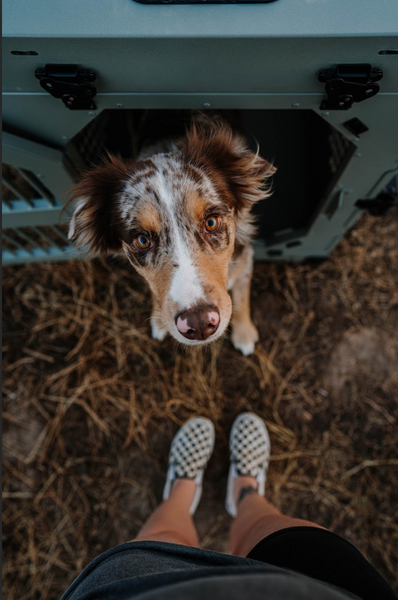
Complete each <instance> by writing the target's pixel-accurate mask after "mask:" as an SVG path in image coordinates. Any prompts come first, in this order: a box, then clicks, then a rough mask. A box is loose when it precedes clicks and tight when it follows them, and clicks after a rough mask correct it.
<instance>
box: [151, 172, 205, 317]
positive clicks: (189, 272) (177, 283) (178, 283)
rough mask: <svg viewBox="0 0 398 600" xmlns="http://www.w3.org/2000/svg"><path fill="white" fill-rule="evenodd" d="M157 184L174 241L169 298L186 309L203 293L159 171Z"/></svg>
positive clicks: (203, 295)
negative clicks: (174, 264)
mask: <svg viewBox="0 0 398 600" xmlns="http://www.w3.org/2000/svg"><path fill="white" fill-rule="evenodd" d="M159 185H160V198H161V200H162V201H163V203H164V205H165V207H166V208H167V213H168V216H169V219H170V224H171V232H170V233H171V236H172V239H173V243H174V254H173V262H174V263H176V264H177V265H178V266H177V268H176V271H175V272H174V275H173V278H172V281H171V286H170V298H171V300H172V301H173V302H175V303H176V304H178V307H179V310H181V311H182V310H187V309H189V308H191V307H192V306H195V304H197V302H198V301H199V300H205V294H204V291H203V288H202V285H201V282H200V278H199V274H198V272H197V269H196V267H195V265H194V263H193V260H192V255H191V251H190V249H189V247H188V245H187V244H186V242H185V241H184V239H183V238H182V236H181V233H180V230H179V227H178V221H177V216H176V214H175V206H174V204H173V199H172V197H171V194H170V191H169V190H168V188H167V184H166V181H165V178H164V176H163V175H162V174H161V173H159Z"/></svg>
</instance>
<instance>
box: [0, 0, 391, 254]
mask: <svg viewBox="0 0 398 600" xmlns="http://www.w3.org/2000/svg"><path fill="white" fill-rule="evenodd" d="M397 30H398V4H397V2H396V0H378V3H377V9H376V7H375V4H374V2H373V1H372V0H350V2H347V1H346V0H323V1H320V0H319V1H318V0H306V1H304V0H278V1H277V2H272V3H267V4H257V3H256V4H233V5H226V4H220V5H217V4H211V5H203V4H202V5H198V4H196V5H183V6H182V5H178V6H177V5H152V6H151V5H143V4H138V3H136V2H134V1H133V0H112V1H110V0H96V1H95V2H94V0H85V1H84V2H82V1H81V0H70V1H69V2H66V3H65V2H60V1H58V0H57V1H55V2H52V3H51V8H50V9H49V4H48V2H44V1H43V0H38V1H37V2H35V3H32V2H29V1H28V0H20V2H18V3H15V2H11V0H6V2H5V4H4V7H3V123H4V133H3V165H5V166H3V192H5V194H4V196H3V264H16V263H21V262H32V261H39V260H59V259H65V258H75V257H77V256H84V255H83V254H79V253H78V252H77V251H76V250H75V249H73V248H71V247H70V246H69V244H68V240H67V236H66V232H67V225H68V219H69V216H68V214H67V213H64V214H63V216H62V217H61V209H62V206H63V205H64V204H65V202H66V200H67V198H68V190H69V189H70V187H71V186H72V185H73V183H74V181H75V179H76V176H77V175H78V172H79V169H81V167H82V165H84V164H85V165H87V163H88V162H89V161H90V160H91V159H90V158H89V157H90V156H94V155H98V154H99V152H100V151H101V149H103V147H104V140H106V138H107V136H108V134H109V133H110V128H112V127H113V126H112V123H113V122H114V119H113V117H112V118H109V117H110V116H113V115H114V114H116V112H117V111H119V112H121V111H122V112H125V113H126V114H127V113H128V112H129V111H130V112H131V111H139V110H143V109H146V110H150V109H168V110H170V111H173V110H182V109H186V110H188V109H201V110H209V109H210V110H211V109H231V110H232V109H235V110H239V111H241V113H242V115H243V120H244V121H245V122H246V124H247V125H248V127H249V133H250V134H251V135H252V136H254V137H255V138H256V139H257V140H258V141H259V143H260V150H261V153H262V154H264V155H265V157H266V158H272V159H274V160H275V164H276V165H277V166H279V172H278V177H279V178H280V179H279V180H280V181H281V182H282V180H284V181H290V188H289V187H286V188H285V191H284V194H285V197H284V198H283V197H281V193H280V189H279V187H278V184H277V183H276V185H275V197H276V198H277V201H275V200H274V205H273V206H274V207H276V209H277V208H278V206H280V205H283V203H284V202H285V203H286V202H290V203H292V202H293V203H294V202H295V200H294V199H293V200H292V199H291V198H290V200H289V197H290V196H291V194H294V190H295V181H298V183H297V185H296V187H298V186H299V185H300V182H299V180H298V179H297V178H296V176H295V175H296V174H297V173H298V171H297V170H296V172H295V171H294V169H293V170H292V171H290V170H289V164H291V165H293V164H295V162H296V161H295V157H296V158H297V157H298V156H301V160H304V159H303V158H302V156H303V152H304V154H305V160H304V162H305V164H306V165H307V166H308V177H313V178H315V179H316V178H317V177H318V178H319V173H317V172H316V169H315V168H312V162H314V164H315V165H316V159H317V156H318V154H319V153H321V152H323V153H324V154H325V153H326V155H327V157H329V158H327V162H329V164H330V165H332V163H333V162H335V160H336V156H337V157H339V160H338V163H339V164H338V168H337V167H336V168H335V169H334V175H333V176H331V177H330V179H329V181H327V182H325V185H324V186H323V188H322V193H319V197H314V198H312V199H311V210H310V211H309V212H308V218H307V220H306V222H305V223H304V225H303V223H301V224H299V225H297V226H296V225H295V224H294V223H293V225H290V226H288V227H286V226H285V225H281V226H279V225H278V223H277V221H278V219H277V218H276V217H275V215H274V213H272V211H271V213H270V214H269V215H268V217H267V214H266V212H265V213H261V214H260V223H259V225H260V227H259V230H260V233H261V231H262V226H263V224H264V223H265V222H266V221H267V224H268V225H269V227H268V233H266V234H264V235H259V237H258V239H256V241H255V250H256V257H257V259H262V260H273V261H275V260H289V261H303V260H305V259H308V258H319V259H323V258H325V257H327V256H328V255H329V254H330V252H331V251H332V250H333V248H334V247H335V246H336V244H337V243H338V241H339V240H340V239H341V238H342V236H343V235H344V234H345V232H346V231H347V230H348V229H349V228H350V227H352V225H353V224H354V223H355V221H356V220H357V219H358V217H359V216H360V215H361V214H362V212H363V210H364V209H365V208H366V207H367V206H371V205H372V202H373V201H374V200H375V199H376V198H377V196H378V194H379V193H380V192H381V191H382V190H383V188H384V187H385V186H386V184H387V183H388V182H389V181H390V180H391V178H392V177H393V176H394V174H395V172H396V168H397V163H398V34H397ZM60 66H61V67H60ZM46 69H47V70H46ZM350 69H351V71H350ZM361 69H362V71H361ZM366 69H367V70H368V73H367V74H366ZM356 71H359V72H360V73H359V78H358V73H356ZM90 73H91V74H93V75H94V77H95V79H93V78H91V79H90ZM320 74H321V75H320ZM328 74H329V75H328ZM57 75H58V77H59V79H57ZM378 75H379V76H380V77H379V78H378ZM356 76H357V79H355V77H356ZM68 77H69V79H68ZM361 77H362V79H361ZM336 79H340V82H341V81H342V83H340V84H341V85H342V86H343V87H342V88H341V90H340V92H339V93H338V94H337V96H336V94H334V90H333V86H330V81H331V80H332V81H333V80H336ZM377 79H378V81H377V84H376V83H375V80H377ZM42 80H43V81H44V82H46V81H47V83H44V85H42V84H43V81H42ZM48 81H50V84H48ZM68 82H69V83H68ZM361 84H362V85H364V86H365V88H366V85H367V84H369V86H370V88H372V89H374V88H373V85H377V86H379V87H380V90H379V91H378V93H373V92H371V93H370V95H369V97H366V89H365V88H364V87H362V88H360V87H356V86H358V85H359V86H360V85H361ZM48 85H49V86H50V89H49V87H48ZM68 85H70V87H68ZM73 85H75V86H83V87H81V88H80V89H78V87H73ZM328 85H329V89H328ZM46 86H47V87H46ZM65 86H66V87H65ZM84 86H87V89H88V91H87V89H86V92H84V90H83V92H82V91H81V90H82V89H83V88H84ZM89 86H93V88H94V92H93V91H92V90H91V91H90V89H91V88H89ZM54 87H55V88H56V89H54ZM51 88H52V92H54V94H55V96H56V95H57V93H58V97H54V95H52V93H50V92H51ZM330 88H332V89H330ZM370 88H369V89H370ZM84 94H86V95H84ZM361 94H362V96H361ZM346 97H347V98H349V99H348V100H346ZM341 102H343V104H342V105H341ZM73 103H75V104H74V105H73ZM345 103H348V105H349V106H350V108H349V109H347V104H345ZM292 112H295V113H298V114H297V115H296V116H295V117H294V118H293V117H292V116H291V113H292ZM309 115H311V117H310V120H311V124H310V127H311V128H312V129H314V130H316V131H315V138H316V139H317V142H316V144H315V145H312V146H311V145H310V146H308V147H307V146H306V144H307V142H308V140H309V139H310V138H311V136H310V135H308V136H307V133H310V132H308V131H307V130H306V125H305V123H306V122H307V121H306V119H308V116H309ZM274 117H275V118H274ZM267 118H268V121H267ZM267 122H268V123H270V124H272V123H274V124H275V123H278V128H277V130H276V132H274V138H273V140H272V139H267V128H266V124H267ZM347 122H348V124H347ZM295 123H296V124H297V126H296V125H295ZM90 124H91V126H90ZM94 124H95V125H94ZM274 129H275V127H274ZM317 131H319V132H321V131H325V132H326V133H324V134H321V133H319V135H318V134H317V133H316V132H317ZM82 132H85V133H86V135H85V137H84V136H83V135H82ZM327 132H329V133H330V135H329V133H327ZM112 133H113V135H115V131H113V132H112ZM125 133H126V132H125V130H124V129H123V128H120V138H122V137H123V135H125ZM312 133H314V132H312ZM116 134H118V131H116ZM317 135H318V137H316V136H317ZM276 140H279V142H278V143H279V146H277V147H276V146H274V141H276ZM298 141H299V143H298V145H297V142H298ZM275 143H276V142H275ZM295 144H296V146H295ZM105 146H106V144H105ZM276 148H277V149H276ZM279 148H282V149H283V148H296V149H295V150H294V151H293V150H292V152H291V154H290V156H289V157H288V158H289V160H286V161H285V165H286V166H285V167H284V168H281V166H280V164H279V162H280V160H279V159H280V156H279V155H278V153H280V154H283V150H282V151H280V150H279ZM325 148H326V149H325ZM282 163H283V161H282ZM292 168H293V167H292ZM332 171H333V169H331V172H332ZM289 190H290V192H289ZM278 194H279V196H278ZM303 194H304V195H305V193H304V192H302V195H303ZM310 195H311V194H310ZM292 197H293V196H292ZM267 202H269V203H270V202H272V199H270V200H268V201H267ZM269 206H271V204H270V205H269ZM273 219H276V220H275V222H274V221H273ZM262 220H263V222H262ZM278 227H279V228H278Z"/></svg>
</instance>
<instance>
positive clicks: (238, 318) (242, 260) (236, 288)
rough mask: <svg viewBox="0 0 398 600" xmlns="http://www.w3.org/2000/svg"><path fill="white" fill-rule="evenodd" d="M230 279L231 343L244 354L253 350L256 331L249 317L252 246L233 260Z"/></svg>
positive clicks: (256, 339) (256, 338) (256, 335)
mask: <svg viewBox="0 0 398 600" xmlns="http://www.w3.org/2000/svg"><path fill="white" fill-rule="evenodd" d="M234 263H235V264H234V269H233V271H235V277H234V278H233V280H232V285H231V288H232V305H233V313H232V343H233V345H234V346H235V348H236V349H237V350H240V351H241V352H242V354H244V355H245V356H249V354H252V353H253V352H254V346H255V344H256V342H258V331H257V329H256V327H255V326H254V325H253V322H252V320H251V318H250V283H251V278H252V273H253V248H252V247H251V246H250V247H249V248H247V249H245V250H244V251H243V253H242V254H241V256H240V257H239V259H238V260H237V261H236V262H235V261H234Z"/></svg>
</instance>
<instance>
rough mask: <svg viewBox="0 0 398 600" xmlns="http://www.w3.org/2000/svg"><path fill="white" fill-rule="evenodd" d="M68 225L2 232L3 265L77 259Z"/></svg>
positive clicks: (23, 228) (9, 229)
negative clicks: (70, 240)
mask: <svg viewBox="0 0 398 600" xmlns="http://www.w3.org/2000/svg"><path fill="white" fill-rule="evenodd" d="M67 234H68V226H67V225H46V226H33V227H9V228H7V229H3V231H2V242H3V264H6V265H9V264H18V263H24V262H36V261H42V260H46V261H47V260H61V259H72V258H77V256H78V252H77V251H76V250H75V249H74V248H73V247H71V246H70V244H69V240H68V236H67Z"/></svg>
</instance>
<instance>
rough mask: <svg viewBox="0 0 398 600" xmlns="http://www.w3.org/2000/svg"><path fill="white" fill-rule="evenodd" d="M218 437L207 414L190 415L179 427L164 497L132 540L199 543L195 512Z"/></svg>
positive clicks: (172, 449) (174, 441)
mask: <svg viewBox="0 0 398 600" xmlns="http://www.w3.org/2000/svg"><path fill="white" fill-rule="evenodd" d="M214 438H215V433H214V425H213V423H212V422H211V421H209V419H206V418H204V417H195V418H193V419H189V420H188V421H187V422H186V423H184V425H183V426H182V427H181V428H180V429H179V430H178V432H177V433H176V435H175V436H174V438H173V441H172V443H171V447H170V454H169V466H168V469H167V476H166V484H165V487H164V490H163V498H164V501H163V502H162V504H161V505H160V506H158V508H157V509H156V510H155V511H154V512H153V513H152V515H151V516H150V517H149V519H148V520H147V521H146V523H144V525H143V526H142V527H141V529H140V531H139V532H138V535H137V537H136V538H135V539H134V540H132V541H134V542H137V541H140V542H142V541H157V542H170V543H174V544H183V545H184V546H199V537H198V533H197V531H196V528H195V525H194V522H193V519H192V515H193V514H194V512H195V510H196V508H197V506H198V504H199V501H200V497H201V495H202V482H203V474H204V470H205V468H206V465H207V462H208V460H209V459H210V456H211V454H212V452H213V448H214Z"/></svg>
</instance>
